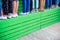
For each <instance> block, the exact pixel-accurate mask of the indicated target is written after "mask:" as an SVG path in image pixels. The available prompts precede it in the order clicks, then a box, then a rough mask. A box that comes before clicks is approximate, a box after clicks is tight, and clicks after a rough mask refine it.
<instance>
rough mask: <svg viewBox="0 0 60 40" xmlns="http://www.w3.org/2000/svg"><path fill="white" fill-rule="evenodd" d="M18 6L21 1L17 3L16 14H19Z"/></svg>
mask: <svg viewBox="0 0 60 40" xmlns="http://www.w3.org/2000/svg"><path fill="white" fill-rule="evenodd" d="M18 6H19V1H18V0H17V1H16V14H18Z"/></svg>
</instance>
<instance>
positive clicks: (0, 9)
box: [0, 3, 2, 16]
mask: <svg viewBox="0 0 60 40" xmlns="http://www.w3.org/2000/svg"><path fill="white" fill-rule="evenodd" d="M1 11H2V4H1V3H0V16H1V15H2V14H1Z"/></svg>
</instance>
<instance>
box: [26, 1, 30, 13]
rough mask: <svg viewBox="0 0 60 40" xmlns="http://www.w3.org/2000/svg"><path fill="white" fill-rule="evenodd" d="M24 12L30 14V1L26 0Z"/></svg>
mask: <svg viewBox="0 0 60 40" xmlns="http://www.w3.org/2000/svg"><path fill="white" fill-rule="evenodd" d="M26 12H28V13H29V12H30V0H27V7H26Z"/></svg>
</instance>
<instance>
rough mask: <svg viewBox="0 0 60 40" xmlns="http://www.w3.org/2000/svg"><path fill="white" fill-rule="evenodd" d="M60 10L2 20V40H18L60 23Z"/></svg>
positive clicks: (0, 31) (0, 23)
mask: <svg viewBox="0 0 60 40" xmlns="http://www.w3.org/2000/svg"><path fill="white" fill-rule="evenodd" d="M59 10H60V8H54V9H50V10H45V11H44V12H36V13H31V14H28V15H24V16H18V17H17V18H11V19H7V20H0V40H16V39H17V38H21V37H23V36H25V35H28V34H30V33H32V32H35V31H37V30H40V29H42V28H45V27H46V26H49V25H52V24H54V23H57V22H60V18H59V17H60V11H59Z"/></svg>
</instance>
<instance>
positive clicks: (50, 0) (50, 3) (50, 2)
mask: <svg viewBox="0 0 60 40" xmlns="http://www.w3.org/2000/svg"><path fill="white" fill-rule="evenodd" d="M51 7H52V0H49V8H51Z"/></svg>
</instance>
